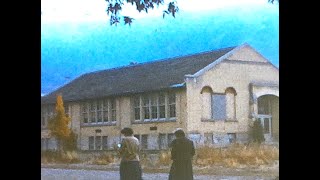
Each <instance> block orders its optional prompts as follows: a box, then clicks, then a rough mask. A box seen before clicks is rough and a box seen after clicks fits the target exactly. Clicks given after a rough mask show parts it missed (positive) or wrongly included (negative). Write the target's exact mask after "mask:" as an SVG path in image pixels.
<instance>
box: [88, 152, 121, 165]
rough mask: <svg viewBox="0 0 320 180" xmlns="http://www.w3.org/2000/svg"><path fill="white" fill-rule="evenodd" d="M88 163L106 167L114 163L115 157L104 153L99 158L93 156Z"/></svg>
mask: <svg viewBox="0 0 320 180" xmlns="http://www.w3.org/2000/svg"><path fill="white" fill-rule="evenodd" d="M89 161H91V164H96V165H108V164H110V163H114V162H115V161H116V157H115V155H114V154H112V153H110V152H104V153H103V154H101V155H100V156H95V157H93V159H91V160H89Z"/></svg>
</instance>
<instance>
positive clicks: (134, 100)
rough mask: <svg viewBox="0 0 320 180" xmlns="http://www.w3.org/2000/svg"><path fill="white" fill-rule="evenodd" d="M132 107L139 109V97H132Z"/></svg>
mask: <svg viewBox="0 0 320 180" xmlns="http://www.w3.org/2000/svg"><path fill="white" fill-rule="evenodd" d="M133 105H134V107H140V97H139V96H136V97H134V99H133Z"/></svg>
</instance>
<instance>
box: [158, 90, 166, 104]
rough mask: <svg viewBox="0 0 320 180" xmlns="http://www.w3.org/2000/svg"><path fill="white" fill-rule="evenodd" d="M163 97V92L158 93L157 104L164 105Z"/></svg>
mask: <svg viewBox="0 0 320 180" xmlns="http://www.w3.org/2000/svg"><path fill="white" fill-rule="evenodd" d="M165 98H166V96H165V95H164V94H163V93H160V95H159V105H164V104H165Z"/></svg>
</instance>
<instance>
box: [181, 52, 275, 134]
mask: <svg viewBox="0 0 320 180" xmlns="http://www.w3.org/2000/svg"><path fill="white" fill-rule="evenodd" d="M238 58H239V59H240V60H241V61H238V60H236V59H238ZM228 59H229V58H228ZM232 59H234V60H232V61H230V60H227V61H222V62H221V63H219V64H217V65H215V66H214V67H213V68H212V69H210V70H208V71H207V72H204V73H203V74H202V75H200V76H198V77H196V78H187V80H186V81H187V97H188V98H187V104H188V107H187V112H188V125H187V130H188V132H195V133H201V134H203V133H207V132H219V133H238V132H239V133H241V132H247V131H248V121H249V119H250V118H249V116H250V109H249V83H250V82H257V81H258V82H259V81H260V82H274V83H278V81H279V70H278V69H277V68H275V67H274V66H272V65H271V64H268V63H261V62H266V61H265V59H264V58H263V57H261V56H260V55H258V54H257V53H255V52H252V50H250V48H247V47H246V48H244V49H243V50H241V51H240V52H237V53H234V55H233V56H232ZM244 61H246V62H244ZM253 61H256V62H258V63H256V62H253ZM205 86H209V87H211V88H212V90H213V93H225V90H226V88H228V87H233V88H234V89H235V90H236V92H237V95H236V97H235V103H236V121H235V122H227V121H216V122H202V121H201V119H202V117H203V116H202V114H201V112H202V102H201V99H202V96H201V93H200V92H201V90H202V88H203V87H205Z"/></svg>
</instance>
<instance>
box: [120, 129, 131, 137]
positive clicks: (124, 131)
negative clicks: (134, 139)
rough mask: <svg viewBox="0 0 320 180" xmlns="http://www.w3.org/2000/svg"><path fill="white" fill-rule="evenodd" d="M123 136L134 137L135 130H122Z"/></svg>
mask: <svg viewBox="0 0 320 180" xmlns="http://www.w3.org/2000/svg"><path fill="white" fill-rule="evenodd" d="M121 134H123V135H124V136H132V135H133V130H132V129H131V128H123V129H122V130H121Z"/></svg>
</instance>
